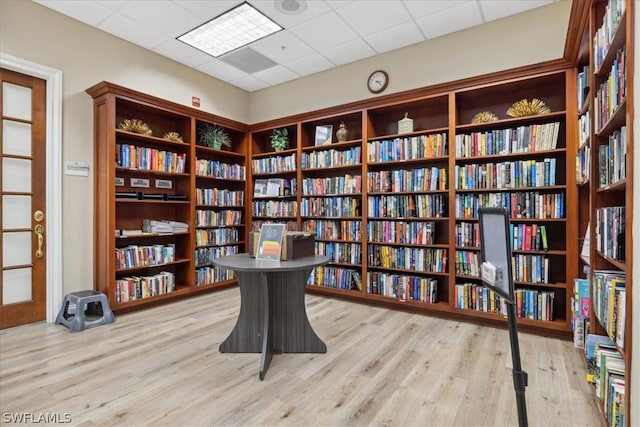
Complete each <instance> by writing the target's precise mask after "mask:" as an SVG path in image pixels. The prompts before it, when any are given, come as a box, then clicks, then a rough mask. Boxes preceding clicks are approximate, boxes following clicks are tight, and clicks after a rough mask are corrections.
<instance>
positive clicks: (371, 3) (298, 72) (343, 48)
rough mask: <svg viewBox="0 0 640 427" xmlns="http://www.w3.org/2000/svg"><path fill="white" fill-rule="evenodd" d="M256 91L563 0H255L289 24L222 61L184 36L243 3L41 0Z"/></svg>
mask: <svg viewBox="0 0 640 427" xmlns="http://www.w3.org/2000/svg"><path fill="white" fill-rule="evenodd" d="M34 1H35V3H38V4H40V5H42V6H45V7H47V8H50V9H53V10H55V11H56V12H59V13H61V14H64V15H67V16H69V17H71V18H73V19H76V20H78V21H81V22H83V23H85V24H88V25H90V26H92V27H95V28H96V29H99V30H101V31H105V32H107V33H110V34H113V35H114V36H116V37H119V38H121V39H124V40H126V41H129V42H131V43H133V44H136V45H138V46H141V47H143V48H145V49H148V50H150V51H153V52H155V53H157V54H159V55H163V56H165V57H167V58H170V59H172V60H174V61H176V62H179V63H181V64H184V65H186V66H188V67H191V68H193V69H196V70H198V71H200V72H202V73H205V74H208V75H210V76H212V77H215V78H217V79H219V80H222V81H225V82H227V83H229V84H231V85H234V86H237V87H239V88H241V89H244V90H247V91H249V92H253V91H257V90H260V89H264V88H267V87H269V86H274V85H278V84H281V83H284V82H287V81H290V80H295V79H297V78H300V77H303V76H307V75H310V74H314V73H317V72H320V71H324V70H327V69H330V68H334V67H338V66H340V65H344V64H348V63H350V62H355V61H359V60H361V59H364V58H367V57H370V56H374V55H378V54H381V53H384V52H388V51H391V50H394V49H399V48H402V47H405V46H409V45H412V44H414V43H419V42H422V41H425V40H430V39H433V38H436V37H440V36H443V35H445V34H448V33H453V32H456V31H460V30H463V29H465V28H469V27H473V26H476V25H481V24H484V23H487V22H490V21H494V20H497V19H501V18H505V17H507V16H511V15H515V14H519V13H522V12H526V11H528V10H531V9H535V8H538V7H541V6H545V5H548V4H551V3H554V2H557V1H559V0H464V1H455V0H442V1H439V0H352V1H347V0H249V1H248V3H250V4H251V5H252V6H254V7H255V8H256V9H258V10H259V11H261V12H262V13H263V14H265V15H267V16H268V17H269V18H271V19H272V20H273V21H275V22H276V23H278V24H279V25H280V26H282V27H283V28H284V29H283V30H282V31H279V32H277V33H275V34H272V35H270V36H268V37H265V38H263V39H261V40H258V41H256V42H253V43H252V44H250V45H248V46H246V47H243V48H240V49H237V50H235V51H233V52H230V53H228V54H226V55H223V56H221V57H219V58H214V57H212V56H209V55H208V54H206V53H204V52H202V51H199V50H197V49H195V48H193V47H190V46H188V45H186V44H185V43H182V42H180V41H178V40H176V38H177V37H178V36H180V35H182V34H184V33H186V32H187V31H189V30H191V29H193V28H194V27H196V26H199V25H201V24H203V23H204V22H207V21H209V20H211V19H213V18H215V17H217V16H218V15H220V14H222V13H224V12H226V11H227V10H229V9H232V8H233V7H235V6H237V5H239V4H241V3H243V2H244V1H242V0H208V1H207V0H171V1H170V0H82V1H79V0H68V1H67V0H34Z"/></svg>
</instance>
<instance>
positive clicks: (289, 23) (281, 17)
mask: <svg viewBox="0 0 640 427" xmlns="http://www.w3.org/2000/svg"><path fill="white" fill-rule="evenodd" d="M283 1H287V0H273V1H265V0H251V1H249V3H251V5H252V6H254V7H255V8H256V9H258V10H259V11H260V12H262V13H264V14H265V15H267V16H268V17H269V18H271V19H272V20H273V21H275V22H276V23H277V24H279V25H280V26H281V27H284V28H291V27H293V26H295V25H299V24H301V23H303V22H306V21H309V20H311V19H313V18H315V17H316V16H319V15H322V14H324V13H327V12H329V11H331V9H330V8H329V6H327V4H326V3H325V2H323V1H320V0H297V1H298V3H300V5H301V7H300V10H301V11H299V12H297V13H285V12H281V11H280V10H279V9H278V8H277V7H276V4H277V3H282V2H283Z"/></svg>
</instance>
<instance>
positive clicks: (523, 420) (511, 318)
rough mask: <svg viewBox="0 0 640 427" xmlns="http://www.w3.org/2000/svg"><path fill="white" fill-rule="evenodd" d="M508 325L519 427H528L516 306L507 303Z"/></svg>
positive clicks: (524, 380)
mask: <svg viewBox="0 0 640 427" xmlns="http://www.w3.org/2000/svg"><path fill="white" fill-rule="evenodd" d="M507 323H508V324H509V340H510V341H511V359H512V360H513V388H514V389H515V390H516V404H517V405H518V425H519V426H520V427H527V426H528V422H527V401H526V400H525V398H524V391H525V387H526V386H527V373H526V372H525V371H523V370H522V367H521V366H520V347H519V345H518V328H517V326H516V304H515V302H513V301H512V302H508V303H507Z"/></svg>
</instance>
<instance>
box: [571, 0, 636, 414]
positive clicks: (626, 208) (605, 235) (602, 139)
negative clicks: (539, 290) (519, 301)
mask: <svg viewBox="0 0 640 427" xmlns="http://www.w3.org/2000/svg"><path fill="white" fill-rule="evenodd" d="M634 7H635V2H633V1H625V0H619V1H618V0H611V1H594V2H591V1H590V2H584V3H583V4H580V5H579V6H577V7H576V8H574V9H576V13H579V14H580V15H582V16H584V17H585V19H584V22H582V25H583V26H584V28H585V29H584V35H583V38H582V46H585V45H586V49H580V51H579V54H578V55H577V57H576V67H577V74H578V77H577V86H578V87H579V88H580V87H582V86H585V87H586V88H587V89H585V90H584V92H583V93H582V97H578V99H577V101H578V103H577V111H578V114H577V116H578V118H577V122H578V134H579V138H578V140H577V147H578V157H577V162H576V163H577V171H576V174H577V176H578V191H579V198H578V201H579V211H580V212H581V213H580V221H579V230H578V232H579V235H580V238H581V243H584V242H586V245H585V246H584V249H583V250H582V251H581V256H580V263H581V264H580V265H581V267H582V268H581V271H580V272H579V274H580V277H582V278H586V279H588V280H589V282H590V285H591V295H590V298H591V307H590V316H589V318H588V319H586V321H583V324H584V325H585V326H584V327H585V329H586V331H585V332H586V333H587V334H592V335H600V336H608V337H609V338H610V341H609V343H607V344H600V345H599V346H597V348H595V349H591V350H590V351H587V353H590V354H591V357H589V356H587V357H588V358H592V359H593V360H597V361H598V363H599V367H600V369H599V371H598V372H599V375H597V376H596V378H597V379H596V383H597V384H598V385H597V387H596V390H595V393H594V394H595V395H596V399H597V401H598V404H599V407H600V409H601V413H602V416H603V420H604V422H605V424H607V425H631V422H630V420H629V415H630V410H629V408H630V407H631V402H632V401H633V400H634V397H632V396H635V393H633V394H632V391H631V390H630V384H629V383H628V382H627V381H626V380H627V378H628V373H629V372H630V368H631V338H632V336H633V335H632V325H631V317H632V316H631V313H632V292H631V291H632V289H631V286H627V284H630V283H632V270H633V268H632V265H631V262H630V261H631V259H632V241H631V224H632V218H633V212H632V209H633V182H632V177H633V173H632V166H633V154H634V145H635V144H634V142H633V141H634V140H633V126H632V124H633V108H632V104H633V85H632V82H633V75H632V73H633V53H632V52H633V34H634V29H633V26H634V24H633V16H634V12H633V8H634ZM581 8H584V9H581ZM579 95H580V94H579ZM581 177H583V179H582V180H580V178H581ZM587 226H588V228H587ZM595 340H596V339H595V338H589V337H588V338H587V339H586V341H587V343H586V347H587V348H589V347H590V346H589V342H593V341H595ZM600 341H601V339H600ZM635 400H637V399H635Z"/></svg>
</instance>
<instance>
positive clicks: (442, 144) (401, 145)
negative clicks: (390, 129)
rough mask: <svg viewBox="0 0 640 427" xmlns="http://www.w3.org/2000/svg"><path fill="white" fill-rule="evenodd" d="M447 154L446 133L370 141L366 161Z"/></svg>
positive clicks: (410, 158) (397, 159) (375, 161)
mask: <svg viewBox="0 0 640 427" xmlns="http://www.w3.org/2000/svg"><path fill="white" fill-rule="evenodd" d="M447 153H448V150H447V134H446V132H442V133H435V134H430V135H418V136H412V137H407V138H394V139H383V140H379V141H378V140H376V141H370V142H369V143H368V144H367V160H368V161H369V162H371V163H377V162H392V161H401V160H413V159H425V158H433V157H443V156H446V155H447Z"/></svg>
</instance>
